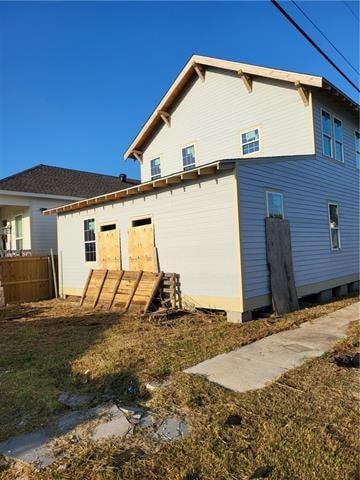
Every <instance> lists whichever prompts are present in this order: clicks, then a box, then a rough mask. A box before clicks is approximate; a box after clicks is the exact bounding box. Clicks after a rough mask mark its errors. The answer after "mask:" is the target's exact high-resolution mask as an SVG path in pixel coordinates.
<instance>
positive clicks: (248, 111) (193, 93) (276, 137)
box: [139, 68, 314, 181]
mask: <svg viewBox="0 0 360 480" xmlns="http://www.w3.org/2000/svg"><path fill="white" fill-rule="evenodd" d="M169 113H171V126H170V127H168V126H167V125H164V122H159V125H158V128H157V130H156V131H155V132H154V135H153V136H152V137H151V139H150V140H149V143H148V144H147V146H146V148H144V151H143V163H142V165H141V179H142V181H148V180H150V179H151V171H150V161H151V159H153V158H155V157H157V156H158V155H159V152H161V158H162V162H161V174H162V176H166V175H170V174H172V173H175V172H179V171H181V170H183V164H182V155H181V148H182V147H183V146H184V145H189V144H193V143H194V144H195V145H196V148H195V150H196V166H199V165H204V164H206V163H210V162H213V161H217V160H220V159H226V158H239V157H241V156H242V145H241V132H246V131H249V130H253V129H254V128H259V134H260V140H261V150H260V151H259V152H255V153H253V154H252V155H251V158H253V157H259V156H266V157H274V156H276V157H278V156H282V155H299V154H312V153H314V138H313V128H312V111H311V107H310V106H309V107H305V106H304V104H303V102H302V100H301V98H300V95H299V93H298V92H297V90H296V88H295V85H293V84H291V83H289V82H280V81H276V80H271V79H267V78H260V77H257V78H255V79H254V80H253V93H251V94H249V93H248V91H247V90H246V88H245V86H244V85H243V82H242V80H241V79H239V77H238V76H237V75H236V73H231V72H224V71H220V70H216V69H212V68H209V69H207V70H206V79H205V82H201V81H200V80H196V79H195V80H194V81H193V82H192V81H190V83H189V86H188V87H187V88H186V90H185V91H184V92H183V94H182V95H181V96H180V97H179V99H178V101H177V103H176V104H175V105H174V107H173V108H172V109H171V111H170V112H169ZM140 120H141V119H139V121H140Z"/></svg>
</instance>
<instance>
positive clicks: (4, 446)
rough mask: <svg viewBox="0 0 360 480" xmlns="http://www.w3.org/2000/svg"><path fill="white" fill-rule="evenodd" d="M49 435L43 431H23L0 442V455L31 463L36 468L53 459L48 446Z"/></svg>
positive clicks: (51, 461) (46, 464) (45, 465)
mask: <svg viewBox="0 0 360 480" xmlns="http://www.w3.org/2000/svg"><path fill="white" fill-rule="evenodd" d="M50 442H51V436H50V435H49V434H47V433H46V432H43V431H40V430H38V431H35V432H31V433H25V434H22V435H18V436H16V437H13V438H10V439H9V440H6V441H5V442H1V443H0V455H4V456H5V457H11V458H14V459H17V460H21V461H22V462H27V463H32V464H34V466H36V467H37V468H38V469H42V468H45V467H47V466H48V465H51V464H52V463H53V462H54V461H55V457H54V454H53V453H52V450H51V448H50Z"/></svg>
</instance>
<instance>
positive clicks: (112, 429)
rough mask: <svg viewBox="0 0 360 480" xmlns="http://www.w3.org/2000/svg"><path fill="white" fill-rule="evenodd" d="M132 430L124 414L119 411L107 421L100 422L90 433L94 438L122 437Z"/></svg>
mask: <svg viewBox="0 0 360 480" xmlns="http://www.w3.org/2000/svg"><path fill="white" fill-rule="evenodd" d="M131 430H132V425H131V423H130V422H129V421H128V420H127V418H126V416H125V414H123V413H121V414H119V415H117V416H116V417H115V418H113V419H112V420H110V421H109V422H102V423H100V424H99V425H98V426H97V427H96V428H95V430H94V433H93V435H92V437H93V439H94V440H103V439H104V438H111V437H122V436H124V435H126V434H127V433H129V432H130V431H131Z"/></svg>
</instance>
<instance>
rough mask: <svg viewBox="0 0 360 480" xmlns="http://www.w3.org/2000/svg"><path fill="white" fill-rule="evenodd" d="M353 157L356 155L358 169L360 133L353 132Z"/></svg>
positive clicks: (359, 164) (359, 162)
mask: <svg viewBox="0 0 360 480" xmlns="http://www.w3.org/2000/svg"><path fill="white" fill-rule="evenodd" d="M355 155H356V166H357V168H359V169H360V133H359V132H355Z"/></svg>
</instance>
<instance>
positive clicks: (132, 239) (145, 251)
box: [128, 224, 158, 272]
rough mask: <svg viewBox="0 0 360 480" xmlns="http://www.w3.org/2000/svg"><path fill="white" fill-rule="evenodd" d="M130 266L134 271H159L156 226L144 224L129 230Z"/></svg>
mask: <svg viewBox="0 0 360 480" xmlns="http://www.w3.org/2000/svg"><path fill="white" fill-rule="evenodd" d="M128 249H129V267H130V270H132V271H139V270H142V271H144V272H157V271H158V269H157V259H156V250H155V237H154V226H153V225H152V224H151V225H142V226H139V227H131V228H129V230H128Z"/></svg>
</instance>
